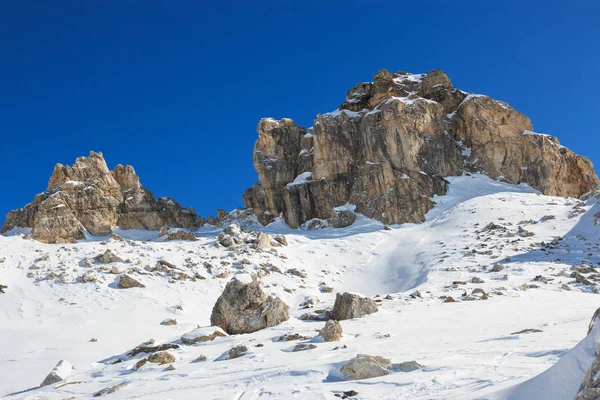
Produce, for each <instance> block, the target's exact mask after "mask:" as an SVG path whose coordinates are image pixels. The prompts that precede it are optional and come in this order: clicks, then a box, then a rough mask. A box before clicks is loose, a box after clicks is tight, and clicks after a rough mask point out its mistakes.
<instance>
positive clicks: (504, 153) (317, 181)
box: [244, 70, 600, 228]
mask: <svg viewBox="0 0 600 400" xmlns="http://www.w3.org/2000/svg"><path fill="white" fill-rule="evenodd" d="M254 166H255V168H256V171H257V173H258V177H259V180H260V183H256V184H255V185H254V186H253V187H252V188H251V189H248V190H247V191H246V192H245V194H244V202H245V204H246V206H248V207H252V208H253V209H254V212H255V213H256V216H257V218H258V220H259V222H261V223H262V224H268V223H270V222H271V221H273V219H274V218H275V217H277V216H279V215H280V214H283V217H284V219H285V221H286V223H287V224H288V225H290V226H291V227H294V228H297V227H300V226H301V225H302V224H303V223H304V222H306V221H309V220H311V219H314V218H318V219H325V220H329V219H332V218H334V220H333V222H334V224H333V225H334V226H336V225H338V226H343V225H346V224H347V223H348V222H350V220H348V218H347V217H349V216H348V215H344V216H343V217H344V218H340V215H339V214H338V213H336V212H335V210H334V209H335V208H336V207H340V206H343V205H345V204H347V203H350V204H353V205H355V206H356V212H359V213H362V214H364V215H366V216H368V217H371V218H375V219H377V220H380V221H381V222H383V223H385V224H397V223H405V222H421V221H423V220H424V215H425V213H426V212H427V211H428V210H429V209H431V207H432V206H433V202H432V201H431V197H432V196H433V195H436V194H437V195H442V194H444V193H445V192H446V189H447V182H446V181H445V180H444V179H443V177H445V176H456V175H461V174H463V173H465V172H481V173H485V174H487V175H489V176H490V177H491V178H493V179H502V180H504V181H508V182H512V183H515V184H517V183H522V182H524V183H527V184H529V185H530V186H532V187H533V188H535V189H538V190H540V191H541V192H543V193H544V194H547V195H557V196H571V197H579V196H581V195H582V194H584V193H586V192H588V191H590V190H592V189H594V188H595V187H597V186H598V185H599V184H600V181H599V180H598V178H597V176H596V174H595V173H594V170H593V167H592V164H591V162H590V161H589V160H588V159H587V158H585V157H581V156H578V155H576V154H574V153H572V152H571V151H569V150H568V149H566V148H565V147H563V146H561V145H560V144H559V143H558V140H557V139H556V138H554V137H551V136H548V135H542V134H537V133H534V132H532V125H531V122H530V120H529V119H528V118H527V117H526V116H525V115H523V114H521V113H519V112H518V111H516V110H514V109H513V108H512V107H510V106H509V105H508V104H506V103H503V102H501V101H497V100H494V99H491V98H489V97H487V96H482V95H473V94H468V93H465V92H463V91H461V90H458V89H455V88H453V87H452V84H451V82H450V79H448V77H447V76H446V74H444V73H443V72H442V71H439V70H435V71H431V72H429V73H428V74H417V75H415V74H408V73H405V72H397V73H395V74H392V73H390V72H389V71H386V70H381V71H379V72H378V73H377V74H376V75H375V78H374V81H373V82H366V83H359V84H358V85H356V86H355V87H354V88H352V89H350V90H349V91H348V93H347V94H346V101H345V102H344V103H343V104H342V105H341V106H340V107H339V109H338V110H336V111H334V112H331V113H327V114H323V115H318V116H317V118H316V120H315V121H314V125H313V127H311V128H309V129H308V130H306V129H304V128H303V127H300V126H297V125H296V123H295V122H294V121H293V120H291V119H287V118H284V119H282V120H279V121H277V120H274V119H272V118H265V119H262V120H261V121H260V123H259V124H258V140H257V141H256V144H255V147H254Z"/></svg>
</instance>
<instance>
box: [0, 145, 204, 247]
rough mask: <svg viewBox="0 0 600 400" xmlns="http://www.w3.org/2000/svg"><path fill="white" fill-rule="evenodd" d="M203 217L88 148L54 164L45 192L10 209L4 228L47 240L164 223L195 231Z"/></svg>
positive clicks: (157, 226) (129, 167) (73, 238)
mask: <svg viewBox="0 0 600 400" xmlns="http://www.w3.org/2000/svg"><path fill="white" fill-rule="evenodd" d="M203 223H204V220H203V219H202V218H201V217H199V216H197V215H196V214H195V212H194V210H193V209H191V208H183V207H181V206H180V205H179V204H178V203H176V202H175V201H174V200H173V199H170V198H160V199H155V198H154V196H153V195H152V193H151V192H150V191H149V190H147V189H145V188H143V187H142V185H141V184H140V181H139V178H138V176H137V175H136V173H135V170H134V169H133V167H131V166H129V165H128V166H126V167H124V166H122V165H118V166H117V167H116V168H115V169H114V170H113V171H111V170H109V169H108V167H107V165H106V162H105V161H104V158H103V156H102V153H96V152H93V151H92V152H91V153H90V156H89V157H80V158H78V159H77V160H76V161H75V163H74V164H73V166H64V165H62V164H57V165H56V166H55V167H54V172H53V173H52V176H51V177H50V180H49V182H48V188H47V190H46V191H45V192H43V193H41V194H38V195H37V196H36V197H35V198H34V200H33V201H32V202H31V203H30V204H28V205H26V206H25V207H24V208H22V209H20V210H14V211H11V212H9V213H8V215H7V218H6V221H5V222H4V225H3V226H2V232H6V231H8V230H10V229H12V228H14V227H23V228H32V234H33V236H34V238H35V239H37V240H40V241H42V242H46V243H57V242H58V243H60V242H72V241H74V240H77V239H83V238H84V234H83V232H84V230H87V231H88V232H89V233H90V234H92V235H101V236H102V235H109V234H110V233H111V232H112V230H113V229H114V228H116V227H117V226H118V227H120V228H122V229H150V230H159V229H160V228H161V227H162V226H164V225H167V226H173V227H183V228H190V229H197V228H198V227H199V226H200V225H202V224H203Z"/></svg>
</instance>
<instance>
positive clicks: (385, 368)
mask: <svg viewBox="0 0 600 400" xmlns="http://www.w3.org/2000/svg"><path fill="white" fill-rule="evenodd" d="M391 368H392V362H391V361H390V360H388V359H387V358H384V357H379V356H370V355H368V354H359V355H357V356H356V357H354V358H353V359H351V360H350V361H348V362H347V363H346V364H344V365H343V366H342V368H340V372H341V373H342V374H344V376H345V377H346V379H351V380H356V379H369V378H376V377H378V376H384V375H387V374H389V373H390V369H391Z"/></svg>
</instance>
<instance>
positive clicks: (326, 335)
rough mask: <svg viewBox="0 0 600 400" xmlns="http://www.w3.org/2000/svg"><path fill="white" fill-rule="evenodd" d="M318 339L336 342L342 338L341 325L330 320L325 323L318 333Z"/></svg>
mask: <svg viewBox="0 0 600 400" xmlns="http://www.w3.org/2000/svg"><path fill="white" fill-rule="evenodd" d="M318 337H319V338H322V339H323V341H324V342H336V341H338V340H340V339H341V338H342V324H340V323H339V321H336V320H333V319H330V320H329V321H327V322H326V323H325V326H324V327H323V329H321V330H320V331H319V335H318Z"/></svg>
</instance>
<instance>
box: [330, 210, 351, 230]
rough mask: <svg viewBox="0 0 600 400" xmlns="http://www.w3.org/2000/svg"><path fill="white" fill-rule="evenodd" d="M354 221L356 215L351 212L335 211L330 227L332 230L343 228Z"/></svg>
mask: <svg viewBox="0 0 600 400" xmlns="http://www.w3.org/2000/svg"><path fill="white" fill-rule="evenodd" d="M354 221H356V215H355V214H354V213H353V212H351V211H347V210H344V211H336V212H335V213H334V215H333V218H331V226H333V227H334V228H345V227H347V226H350V225H352V224H353V223H354Z"/></svg>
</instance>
